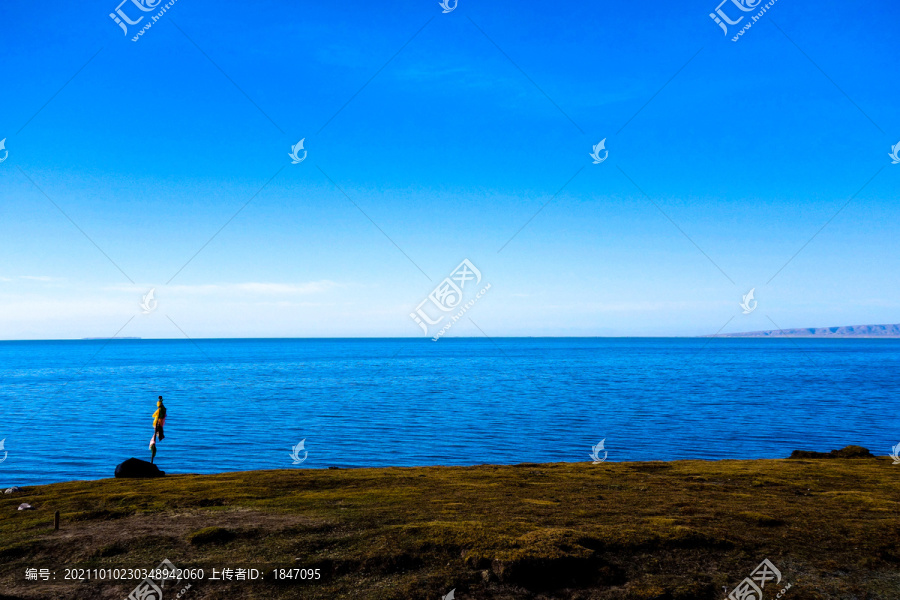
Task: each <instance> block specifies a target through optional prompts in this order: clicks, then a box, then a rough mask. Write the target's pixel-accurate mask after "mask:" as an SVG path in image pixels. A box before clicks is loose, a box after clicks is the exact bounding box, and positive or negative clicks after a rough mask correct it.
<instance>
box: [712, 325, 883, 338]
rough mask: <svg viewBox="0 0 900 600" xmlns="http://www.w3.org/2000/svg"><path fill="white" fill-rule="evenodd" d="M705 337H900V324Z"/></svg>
mask: <svg viewBox="0 0 900 600" xmlns="http://www.w3.org/2000/svg"><path fill="white" fill-rule="evenodd" d="M705 337H740V338H751V337H752V338H757V337H759V338H761V337H805V338H813V337H814V338H837V337H839V338H900V324H896V325H845V326H843V327H802V328H800V329H781V330H779V329H771V330H769V331H748V332H745V333H720V334H719V335H710V336H705Z"/></svg>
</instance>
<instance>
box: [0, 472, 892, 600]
mask: <svg viewBox="0 0 900 600" xmlns="http://www.w3.org/2000/svg"><path fill="white" fill-rule="evenodd" d="M21 502H29V503H31V504H32V505H34V506H35V508H36V510H34V511H27V512H18V511H16V507H17V506H18V504H19V503H21ZM55 510H59V511H60V512H61V514H62V527H61V529H60V531H53V528H52V515H53V511H55ZM898 544H900V467H896V466H892V465H891V462H890V461H889V460H887V459H858V460H760V461H719V462H704V461H678V462H670V463H661V462H654V463H604V464H600V465H591V464H589V463H578V464H542V465H536V464H527V465H517V466H480V467H468V468H462V467H459V468H457V467H431V468H408V469H401V468H394V469H359V470H331V471H329V470H323V471H319V470H316V471H313V470H282V471H255V472H247V473H228V474H221V475H178V476H171V477H166V478H164V479H159V480H114V479H108V480H101V481H91V482H71V483H61V484H54V485H48V486H39V487H33V488H27V489H25V490H24V491H23V492H21V493H19V494H16V495H15V496H14V497H11V496H0V599H3V598H16V599H19V598H21V599H29V600H31V599H36V598H59V599H76V598H77V599H82V598H91V599H95V598H96V599H103V598H110V599H112V598H117V599H121V598H125V597H126V595H127V594H128V592H129V591H130V590H131V589H132V588H133V587H134V585H135V582H121V583H110V582H106V583H99V582H88V583H80V582H60V581H59V579H60V578H61V577H62V573H63V569H64V567H75V566H81V567H92V568H93V567H97V568H100V567H127V566H131V567H144V568H149V567H155V566H156V565H157V564H159V563H160V562H161V561H162V559H163V558H168V559H170V560H171V561H172V562H174V563H175V564H176V565H177V566H178V567H188V566H203V567H204V568H206V569H207V572H209V570H211V569H212V568H213V567H216V568H222V567H224V566H231V567H238V566H256V567H257V568H265V569H267V570H270V569H271V568H272V567H274V566H280V567H306V568H319V569H320V570H321V572H322V574H323V578H322V580H320V581H318V582H315V583H309V582H307V583H298V582H289V583H280V584H278V583H276V582H274V581H272V580H271V576H267V580H266V581H264V582H259V583H255V584H247V583H243V582H232V583H230V584H229V583H213V582H209V581H207V582H199V583H196V584H195V585H194V587H193V588H192V589H191V590H190V591H189V592H188V594H187V595H186V596H185V600H192V599H197V600H200V599H214V598H221V599H225V598H266V599H271V598H311V599H319V598H321V599H325V598H328V599H334V598H354V599H357V598H365V599H367V600H369V599H401V598H402V599H407V598H412V599H418V598H422V599H425V598H429V599H433V600H436V599H438V598H441V596H442V595H443V594H446V593H447V592H448V591H449V590H450V589H451V588H456V598H458V599H460V600H465V599H467V598H498V599H500V598H534V599H539V598H568V599H573V600H574V599H581V600H587V599H596V600H605V599H621V600H635V599H644V600H652V599H658V600H714V599H721V598H723V597H724V592H723V588H728V589H730V588H732V587H733V586H735V585H736V584H737V583H739V582H740V581H741V580H742V579H743V578H744V577H745V576H747V575H748V574H749V573H750V571H751V570H752V569H753V568H754V567H755V566H756V565H757V564H758V563H759V562H760V561H761V560H762V559H763V558H769V559H770V560H771V561H772V562H773V563H774V564H775V565H776V566H778V567H779V568H780V569H781V571H782V573H783V574H784V581H783V582H782V585H783V584H784V583H785V582H790V583H791V584H792V587H791V589H790V590H789V591H788V592H787V593H786V594H785V596H784V600H791V599H797V600H801V599H822V600H825V599H828V600H831V599H847V600H851V599H854V600H897V599H898V598H900V547H898ZM27 567H47V568H50V569H51V570H54V571H56V573H57V578H58V580H57V582H55V583H53V584H44V583H34V582H26V581H24V577H23V576H24V571H25V568H27ZM777 589H778V588H775V589H773V590H771V592H770V590H769V589H768V588H767V589H766V592H767V594H766V598H767V599H769V598H774V596H775V592H776V591H777ZM4 594H5V595H4ZM167 600H168V598H167Z"/></svg>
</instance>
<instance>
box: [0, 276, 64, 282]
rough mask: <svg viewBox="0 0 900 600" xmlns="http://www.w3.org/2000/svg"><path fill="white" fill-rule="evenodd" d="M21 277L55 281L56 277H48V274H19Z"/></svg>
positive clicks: (31, 279) (30, 279)
mask: <svg viewBox="0 0 900 600" xmlns="http://www.w3.org/2000/svg"><path fill="white" fill-rule="evenodd" d="M19 279H28V280H29V281H54V280H55V279H56V278H55V277H47V276H46V275H19ZM7 281H8V280H7Z"/></svg>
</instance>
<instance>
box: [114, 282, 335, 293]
mask: <svg viewBox="0 0 900 600" xmlns="http://www.w3.org/2000/svg"><path fill="white" fill-rule="evenodd" d="M339 287H342V286H341V284H339V283H336V282H334V281H329V280H323V281H308V282H304V283H267V282H246V283H210V284H204V285H172V286H154V285H152V284H147V285H145V286H133V285H116V286H111V287H108V288H106V289H107V290H110V291H117V292H130V293H134V292H140V293H146V291H147V290H148V289H150V288H155V289H156V290H157V292H158V293H160V292H164V293H165V294H166V295H175V294H178V295H225V296H227V295H232V294H233V295H248V294H251V295H261V296H302V295H308V294H321V293H324V292H327V291H329V290H332V289H335V288H339Z"/></svg>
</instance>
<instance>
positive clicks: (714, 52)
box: [0, 0, 900, 339]
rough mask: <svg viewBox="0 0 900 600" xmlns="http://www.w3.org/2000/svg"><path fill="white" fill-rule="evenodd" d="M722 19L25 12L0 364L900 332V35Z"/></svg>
mask: <svg viewBox="0 0 900 600" xmlns="http://www.w3.org/2000/svg"><path fill="white" fill-rule="evenodd" d="M150 3H151V4H153V2H152V1H151V2H150ZM162 4H164V3H161V4H160V7H161V6H162ZM716 4H717V3H716V2H703V1H697V2H694V1H691V2H683V3H661V2H645V3H639V4H636V3H608V2H597V3H568V2H562V3H554V4H553V5H552V6H551V5H549V4H547V3H538V2H495V3H489V4H484V3H475V2H468V1H467V0H459V4H458V5H457V8H456V9H455V10H453V11H452V12H450V13H447V14H443V13H442V12H441V7H440V6H438V3H437V1H425V2H418V3H391V2H382V3H347V2H345V3H324V2H291V3H288V2H256V3H252V4H250V3H238V2H210V1H200V0H178V1H177V2H175V3H174V5H173V6H172V7H171V8H170V9H169V10H168V11H167V12H166V13H165V14H164V15H162V17H161V18H160V19H159V21H158V22H156V23H155V24H154V25H153V26H152V27H151V28H150V29H149V30H147V31H146V32H145V33H144V35H143V36H141V37H140V38H139V41H138V42H132V41H131V35H128V36H125V35H123V33H122V30H121V29H119V28H118V26H116V24H115V23H113V21H112V20H111V19H110V18H109V16H108V15H109V13H111V12H113V10H115V8H116V6H117V2H115V1H113V2H96V1H92V2H84V3H77V4H73V3H66V4H65V5H64V6H51V5H46V6H45V5H34V4H33V3H29V2H21V1H14V2H5V3H4V4H3V5H2V6H0V38H2V39H3V40H4V44H3V46H4V52H5V56H4V60H3V61H2V64H0V80H2V84H3V85H2V88H3V90H4V93H3V94H0V139H2V138H3V137H5V138H6V143H5V146H6V150H8V151H9V155H8V158H7V159H6V160H5V161H3V162H2V163H0V207H2V219H0V254H2V256H3V260H2V262H0V307H2V311H0V339H44V338H77V337H100V336H111V335H113V334H115V333H117V332H120V333H119V335H124V336H141V337H163V338H167V337H183V336H184V335H188V336H190V337H232V336H235V337H245V336H259V337H268V336H278V337H281V336H289V337H295V336H296V337H306V336H315V337H318V336H341V337H345V336H418V335H421V334H422V332H421V330H420V329H419V328H418V327H417V326H416V324H415V323H414V322H413V321H412V320H411V319H410V317H409V313H410V312H412V311H413V310H414V309H415V307H416V306H417V305H418V304H419V303H420V302H421V301H422V300H424V299H425V298H426V297H427V296H428V294H429V292H431V291H432V290H433V289H434V288H435V286H437V285H438V284H439V283H440V281H441V280H442V279H443V278H444V277H446V276H448V275H449V274H450V272H451V271H452V270H453V269H454V268H455V267H456V266H457V265H458V264H459V263H460V262H461V261H462V260H463V259H469V260H470V261H471V262H472V263H473V264H474V265H477V267H478V269H479V270H480V271H481V273H482V276H483V281H484V282H485V283H490V284H491V289H490V290H489V292H488V293H487V294H485V295H484V297H483V298H480V299H479V300H478V303H477V305H475V306H473V307H472V308H471V309H470V311H469V312H468V313H467V316H469V317H471V319H472V321H474V322H475V323H477V324H478V326H477V327H476V326H475V325H474V324H473V323H472V322H469V321H468V319H464V320H463V321H462V322H461V323H460V324H459V326H457V327H454V329H453V330H452V333H450V334H448V335H482V331H483V332H484V333H485V334H487V335H491V336H528V335H535V336H542V335H702V334H707V333H713V332H716V331H718V330H720V328H723V327H724V329H723V331H725V332H728V331H732V332H733V331H746V330H758V329H773V328H775V324H777V326H780V327H784V328H788V327H807V326H829V325H849V324H862V323H893V322H897V321H898V320H900V319H898V317H897V315H898V308H900V300H898V286H897V283H896V282H897V278H896V275H895V274H896V272H897V270H898V267H900V259H898V252H897V241H896V235H895V230H896V223H897V222H898V216H900V208H898V203H897V202H896V200H895V198H896V190H897V186H898V182H900V165H892V164H891V159H890V158H889V157H888V153H889V152H890V151H891V147H892V146H893V145H894V144H896V143H898V142H900V114H898V111H897V99H898V98H900V80H898V78H897V77H896V47H895V46H896V43H895V42H896V34H897V31H896V23H897V16H898V14H900V8H898V7H897V5H896V3H895V2H891V1H889V0H876V1H875V2H872V3H868V4H866V5H865V6H862V5H853V4H850V3H838V2H820V3H816V4H811V3H799V2H794V1H791V0H778V2H776V3H775V4H774V6H772V7H771V8H770V9H769V10H768V12H766V14H764V15H763V16H762V17H761V18H760V19H759V21H758V22H757V23H755V24H754V25H753V27H752V28H751V29H749V30H748V31H747V32H746V33H745V34H744V35H743V36H742V37H741V38H740V39H739V41H738V42H732V41H731V40H730V35H729V36H728V37H726V36H725V35H723V33H722V31H721V29H719V28H718V26H716V24H715V23H714V22H713V21H712V19H710V17H709V13H710V12H712V11H713V10H714V9H715V8H716ZM751 4H752V2H751ZM122 9H123V10H124V11H126V13H127V14H129V15H132V17H131V18H132V19H136V18H137V15H140V14H146V15H153V14H156V11H154V12H148V13H142V12H141V11H139V10H137V9H136V8H135V7H134V5H133V4H132V3H131V2H130V1H129V2H127V3H126V5H122ZM723 10H726V11H727V12H728V13H729V14H732V15H733V17H732V18H736V17H737V15H739V14H746V15H748V17H747V18H745V20H744V21H745V22H746V21H747V20H749V15H752V14H755V11H754V12H748V13H741V11H738V10H737V9H736V8H734V5H733V4H731V2H729V3H728V6H724V5H723ZM147 20H149V16H148V17H147V18H145V19H144V21H145V22H146V21H147ZM143 24H144V23H143V22H142V23H139V24H138V25H135V26H131V27H130V34H134V33H136V31H137V30H138V29H139V28H140V27H141V26H142V25H143ZM741 25H743V23H741V24H739V25H738V26H733V27H732V30H734V31H735V32H736V30H737V29H738V28H739V26H741ZM301 138H305V144H304V148H305V150H306V151H308V155H307V158H306V160H304V161H303V162H301V163H300V164H296V165H294V164H291V160H290V158H289V157H288V153H289V152H290V150H291V146H292V145H294V144H296V143H297V142H298V141H299V140H300V139H301ZM604 138H605V139H606V149H607V150H608V151H609V155H608V158H607V160H605V161H604V162H602V163H601V164H592V160H591V158H590V157H589V153H590V152H591V147H592V146H593V145H594V144H596V143H598V142H599V141H600V140H601V139H604ZM573 176H574V178H573ZM337 186H339V187H340V189H338V187H337ZM341 190H343V191H341ZM560 190H561V191H560ZM557 192H558V194H557ZM554 194H556V195H555V196H554ZM851 198H852V199H851ZM848 201H849V203H848ZM57 207H58V208H57ZM242 207H243V208H242ZM542 207H543V208H542ZM842 207H843V209H842ZM539 210H540V212H538V211H539ZM63 213H65V215H64V214H63ZM536 213H537V214H536ZM535 214H536V216H535ZM66 215H67V216H66ZM835 215H837V216H835ZM529 219H530V221H529ZM526 223H527V225H525V224H526ZM523 225H525V227H524V228H522V227H523ZM223 226H224V227H223ZM823 226H824V229H823ZM517 231H518V233H516V232H517ZM217 232H218V233H217ZM514 235H515V237H513V236H514ZM510 238H512V239H511V241H510ZM501 248H502V250H501ZM198 251H199V253H198ZM107 257H108V258H107ZM192 257H193V258H192ZM792 257H794V258H793V259H792ZM188 261H190V262H188ZM789 261H790V262H789ZM785 265H787V266H785ZM779 270H780V272H779ZM776 273H778V274H777V276H775V277H774V279H773V275H775V274H776ZM176 274H177V275H176ZM173 276H174V278H173ZM482 285H483V284H482ZM151 288H152V289H154V290H155V299H156V300H157V302H158V304H157V305H156V309H155V310H154V311H152V312H150V313H149V314H143V313H142V311H141V308H140V306H139V304H140V302H141V299H142V296H143V295H144V294H145V293H146V292H147V291H148V290H150V289H151ZM751 288H755V298H756V300H757V301H758V302H759V305H758V309H757V310H755V311H754V312H752V313H750V314H747V315H744V314H742V311H741V308H740V306H739V303H740V301H741V298H742V295H743V294H746V293H747V292H748V291H749V290H750V289H751ZM468 293H469V292H466V294H468ZM467 299H468V297H467ZM478 328H480V329H481V331H479V329H478Z"/></svg>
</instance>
